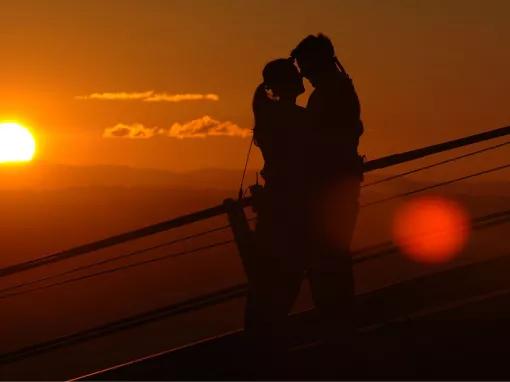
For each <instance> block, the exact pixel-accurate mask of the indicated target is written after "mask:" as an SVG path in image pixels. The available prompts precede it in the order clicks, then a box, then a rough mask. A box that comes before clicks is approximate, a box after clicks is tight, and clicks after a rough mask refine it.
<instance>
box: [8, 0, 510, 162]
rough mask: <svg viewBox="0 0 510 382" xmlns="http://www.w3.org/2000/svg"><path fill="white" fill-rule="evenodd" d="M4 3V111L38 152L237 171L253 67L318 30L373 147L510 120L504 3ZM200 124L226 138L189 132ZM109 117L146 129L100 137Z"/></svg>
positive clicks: (366, 147) (509, 8)
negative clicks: (344, 74)
mask: <svg viewBox="0 0 510 382" xmlns="http://www.w3.org/2000/svg"><path fill="white" fill-rule="evenodd" d="M0 13H1V14H2V25H1V27H0V47H1V54H2V59H1V60H0V120H5V119H16V120H18V121H21V122H24V123H26V124H27V125H28V126H30V127H32V128H33V129H34V131H35V132H36V134H37V137H38V140H39V146H40V147H39V152H38V159H40V160H45V161H50V162H56V163H63V164H80V165H89V164H125V165H130V166H137V167H153V168H164V169H170V170H178V171H185V170H190V169H197V168H205V167H220V168H240V167H242V165H243V160H244V155H245V152H246V150H247V147H248V144H249V139H247V138H243V137H241V136H242V133H243V131H244V129H247V128H250V127H251V125H252V116H251V110H250V103H251V96H252V92H253V90H254V88H255V86H256V85H257V84H258V82H259V81H260V77H261V76H260V72H261V69H262V67H263V65H264V63H265V62H267V61H268V60H270V59H273V58H277V57H280V56H286V55H287V54H288V53H289V52H290V50H291V49H292V48H293V47H294V46H295V44H297V43H298V42H299V40H300V39H301V38H303V37H304V36H306V35H307V34H309V33H316V32H319V31H321V32H324V33H325V34H327V35H329V36H330V37H331V38H332V40H333V43H334V44H335V46H336V50H337V55H338V56H339V57H340V58H341V59H342V61H343V62H344V64H345V66H346V68H347V69H348V71H349V72H350V74H351V76H352V77H353V78H354V80H355V84H356V86H357V89H358V92H359V96H360V99H361V101H362V107H363V119H364V122H365V125H366V134H365V135H364V137H363V138H362V147H361V151H362V152H363V153H366V154H367V155H368V157H369V158H374V157H377V156H380V155H383V154H386V153H391V152H394V151H396V150H406V149H409V148H414V147H418V146H422V145H425V144H432V143H436V142H439V141H441V140H445V139H450V138H455V137H459V136H463V135H467V134H472V133H476V132H479V131H482V130H488V129H493V128H497V127H501V126H503V125H506V124H508V123H509V122H510V108H509V107H508V96H507V95H506V94H505V93H507V91H508V89H509V88H510V71H509V70H508V68H510V51H509V50H508V41H510V24H508V15H509V14H510V2H508V1H506V0H502V1H496V0H490V1H468V0H459V1H447V0H427V1H392V0H386V1H378V0H373V1H368V0H364V1H357V0H353V1H334V0H333V1H313V2H312V1H307V2H304V1H280V2H274V1H265V0H264V1H251V2H248V1H223V0H219V1H165V0H144V1H141V0H139V1H132V0H112V1H103V0H88V1H83V2H81V1H72V2H70V1H60V0H53V1H51V2H43V1H39V0H33V1H24V0H20V1H16V2H1V4H0ZM149 91H152V93H148V92H149ZM106 92H108V93H114V95H102V96H101V95H99V96H97V95H96V96H95V97H94V96H93V97H92V99H84V98H87V97H86V96H88V95H91V94H94V93H98V94H102V93H106ZM121 93H124V96H122V94H121ZM133 93H142V94H138V95H136V94H135V95H133ZM143 93H145V94H143ZM126 94H127V95H126ZM190 94H191V95H192V96H189V95H190ZM155 95H156V96H157V97H159V98H158V102H155V100H154V99H152V100H147V98H150V97H153V96H155ZM175 95H180V96H179V97H175ZM183 95H184V96H183ZM193 95H194V96H193ZM80 96H82V98H79V97H80ZM200 96H202V97H205V98H206V99H202V100H197V99H189V98H200ZM98 98H110V99H98ZM111 98H117V99H111ZM118 98H131V99H118ZM183 98H184V99H183ZM176 100H178V101H179V102H176ZM300 102H301V103H303V102H306V97H303V99H302V100H300ZM205 116H209V117H210V119H207V118H205V119H204V117H205ZM190 121H195V122H194V123H193V124H190V123H189V122H190ZM204 121H205V122H204ZM204 124H205V125H207V126H212V127H214V128H215V129H216V130H210V131H209V132H211V131H213V132H214V131H216V132H218V131H219V132H220V134H222V133H224V132H225V131H226V132H229V133H231V134H233V136H221V135H220V136H207V137H206V138H203V137H202V138H197V137H189V135H190V134H191V135H193V132H192V131H191V130H189V129H193V128H196V127H203V125H204ZM115 126H117V128H122V127H123V126H124V127H126V126H128V127H133V126H135V127H136V126H138V127H136V128H137V129H138V130H137V131H138V132H139V131H140V130H141V131H142V133H143V134H146V133H147V132H148V133H149V135H154V136H153V137H146V138H145V139H129V138H106V137H104V136H103V135H104V132H105V130H106V129H110V131H111V129H112V128H114V127H115ZM155 127H157V128H158V130H156V129H154V128H155ZM144 129H145V130H144ZM156 131H157V133H155V132H156ZM170 131H173V133H170ZM190 131H191V132H190ZM185 133H187V134H188V135H187V136H186V137H185V138H183V139H179V138H178V136H179V134H181V135H182V134H185ZM146 136H147V134H146ZM500 158H501V156H500ZM259 159H260V158H259V156H257V157H256V158H255V160H254V162H253V163H252V167H257V166H258V165H259V162H258V160H259Z"/></svg>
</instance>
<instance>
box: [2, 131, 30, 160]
mask: <svg viewBox="0 0 510 382" xmlns="http://www.w3.org/2000/svg"><path fill="white" fill-rule="evenodd" d="M34 154H35V139H34V137H33V135H32V133H30V131H29V130H28V129H27V128H25V127H23V126H21V125H20V124H19V123H15V122H3V123H0V163H13V162H29V161H31V160H32V158H33V157H34Z"/></svg>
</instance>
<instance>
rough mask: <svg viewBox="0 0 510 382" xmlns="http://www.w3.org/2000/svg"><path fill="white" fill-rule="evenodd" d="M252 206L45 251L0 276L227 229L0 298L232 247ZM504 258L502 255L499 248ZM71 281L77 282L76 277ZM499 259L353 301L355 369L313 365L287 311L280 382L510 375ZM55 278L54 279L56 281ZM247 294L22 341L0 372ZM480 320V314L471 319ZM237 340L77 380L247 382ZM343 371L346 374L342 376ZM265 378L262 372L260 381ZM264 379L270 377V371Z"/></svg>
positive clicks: (319, 351) (300, 320)
mask: <svg viewBox="0 0 510 382" xmlns="http://www.w3.org/2000/svg"><path fill="white" fill-rule="evenodd" d="M508 134H510V127H503V128H499V129H496V130H492V131H488V132H484V133H481V134H476V135H472V136H468V137H464V138H460V139H456V140H452V141H448V142H444V143H440V144H436V145H433V146H428V147H423V148H420V149H417V150H411V151H408V152H404V153H399V154H394V155H390V156H387V157H383V158H380V159H376V160H371V161H368V162H366V163H365V167H364V171H365V172H370V171H374V170H377V169H382V168H386V167H390V166H393V165H397V164H401V163H405V162H410V161H413V160H416V159H419V158H423V157H426V156H429V155H433V154H438V153H442V152H446V151H449V150H452V149H456V148H460V147H464V146H468V145H471V144H475V143H479V142H483V141H487V140H491V139H495V138H499V137H504V136H507V135H508ZM508 144H510V141H506V142H503V143H498V144H495V145H492V146H489V147H486V148H483V149H479V150H476V151H473V152H470V153H466V154H463V155H459V156H456V157H452V158H450V159H446V160H442V161H439V162H436V163H433V164H430V165H427V166H423V167H420V168H417V169H414V170H411V171H406V172H402V173H400V174H396V175H393V176H390V177H387V178H383V179H381V180H378V181H377V182H372V183H368V184H364V185H363V187H368V186H371V185H375V184H379V183H381V182H385V181H390V180H393V179H395V178H398V177H401V176H405V175H408V174H411V173H414V172H417V171H421V170H424V169H428V168H432V167H436V166H441V165H444V164H447V163H450V162H454V161H456V160H459V159H462V158H467V157H470V156H474V155H477V154H480V153H482V152H486V151H489V150H495V149H498V148H501V147H503V146H506V145H508ZM509 167H510V163H504V164H502V165H499V166H496V167H492V168H489V169H486V170H484V171H479V172H475V173H471V174H468V175H463V176H461V177H457V178H453V179H449V180H446V181H442V182H439V183H436V184H432V185H428V186H426V187H423V188H420V189H415V190H411V191H407V192H403V193H401V194H397V195H393V196H390V197H387V198H384V199H380V200H376V201H373V202H369V203H366V204H365V205H362V207H363V206H369V205H373V204H378V203H383V202H386V201H389V200H393V199H396V198H401V197H406V196H409V195H413V194H417V193H419V192H423V191H426V190H429V189H433V188H436V187H440V186H444V185H447V184H452V183H455V182H459V181H462V180H465V179H469V178H474V177H477V176H481V175H484V174H487V173H491V172H495V171H500V170H503V169H506V168H509ZM251 202H252V201H251V199H250V198H245V199H242V200H234V199H227V200H225V202H224V203H222V204H220V205H217V206H214V207H211V208H208V209H204V210H202V211H198V212H195V213H192V214H188V215H184V216H180V217H178V218H175V219H171V220H168V221H164V222H161V223H158V224H154V225H151V226H148V227H144V228H141V229H137V230H134V231H130V232H126V233H123V234H120V235H116V236H113V237H110V238H106V239H103V240H99V241H96V242H93V243H89V244H86V245H82V246H79V247H75V248H72V249H69V250H66V251H62V252H59V253H55V254H52V255H49V256H45V257H41V258H37V259H34V260H30V261H26V262H22V263H19V264H14V265H11V266H7V267H4V268H1V269H0V278H1V279H4V278H8V277H9V276H11V275H15V274H18V273H20V272H26V271H29V270H32V269H35V268H40V267H44V266H48V265H51V264H54V263H59V262H61V261H64V260H69V259H74V258H77V257H83V256H86V255H88V254H91V253H93V252H95V251H98V250H101V249H105V248H109V247H114V246H117V245H119V244H122V243H127V242H131V241H134V240H137V239H140V238H145V237H148V236H150V235H154V234H157V233H160V232H165V231H169V230H172V229H174V228H178V227H182V226H185V225H188V224H192V223H196V222H199V221H203V220H205V219H210V218H213V217H216V216H220V215H223V214H227V216H228V218H229V223H230V224H228V225H224V226H220V227H216V228H213V229H210V230H207V231H204V232H200V233H197V234H193V235H188V236H185V237H181V238H178V239H175V240H172V241H168V242H165V243H162V244H158V245H154V246H151V247H147V248H143V249H140V250H136V251H133V252H129V253H127V254H122V255H118V256H114V257H107V258H106V259H103V260H99V261H96V262H94V263H91V264H87V265H82V266H78V267H75V268H71V269H68V270H66V271H63V272H60V273H57V274H51V275H47V276H44V277H40V278H37V279H33V280H31V281H28V282H23V283H19V284H13V285H10V286H8V287H4V288H2V289H0V300H3V299H6V298H14V297H16V296H19V295H23V294H28V293H32V292H34V291H38V290H43V289H49V288H53V287H56V286H61V285H65V284H67V283H74V282H79V281H82V280H87V279H91V278H93V277H97V276H101V275H108V274H111V273H113V272H119V271H122V270H124V269H130V268H133V267H138V266H141V265H144V264H148V263H153V262H158V261H162V260H165V259H169V258H172V257H176V256H182V255H187V254H189V253H193V252H197V251H202V250H205V249H208V248H214V247H220V246H223V245H226V244H229V243H232V242H235V243H236V244H237V246H238V248H239V249H240V251H242V250H243V246H244V245H247V236H248V235H249V234H250V232H249V230H250V228H249V222H248V219H246V216H245V213H244V208H245V207H249V206H250V205H251ZM508 222H510V209H506V210H501V211H495V212H492V213H489V214H487V215H484V216H480V217H478V218H475V219H473V221H472V230H473V231H478V230H484V229H486V228H489V227H493V226H496V225H502V224H508ZM229 228H230V229H232V232H233V239H230V240H223V241H218V242H214V243H211V244H208V245H204V246H201V247H198V248H195V249H193V250H188V251H182V252H175V253H171V254H165V255H162V256H158V257H152V258H148V259H144V258H142V259H140V261H138V262H135V263H130V264H124V265H117V266H114V267H112V268H109V269H102V270H99V271H94V272H92V273H87V274H85V275H82V274H81V272H83V271H87V270H93V269H94V268H95V267H98V266H104V265H107V264H110V263H115V262H117V261H119V260H122V259H126V258H137V257H140V256H141V255H143V254H144V253H146V252H149V251H151V250H154V249H160V248H164V247H167V246H170V245H173V244H175V243H177V242H180V241H182V240H189V239H193V238H196V237H201V236H206V235H208V234H210V233H213V232H218V231H222V230H226V229H229ZM395 253H398V249H397V248H396V247H395V246H393V244H392V243H391V242H385V243H381V244H380V245H375V246H371V247H367V248H363V249H361V250H358V251H356V252H355V253H354V264H359V263H363V262H367V261H372V260H374V259H380V258H382V257H384V256H388V255H391V254H395ZM508 255H510V248H509V253H508ZM75 275H77V276H75ZM508 275H510V256H503V257H498V258H494V259H491V260H484V261H482V262H476V263H473V264H469V265H464V266H459V267H456V268H453V269H450V270H446V271H442V272H439V273H435V274H433V275H428V276H422V277H418V278H415V279H412V280H408V281H403V282H400V283H398V284H395V285H391V286H388V287H385V288H382V289H379V290H376V291H373V292H370V293H367V294H363V295H359V296H358V298H357V312H358V321H359V322H358V327H359V331H360V343H361V344H362V345H363V347H364V348H365V349H370V351H367V354H366V357H365V359H364V362H365V363H364V365H363V366H360V367H359V368H357V369H356V371H355V372H354V373H353V372H352V370H351V371H345V373H344V374H342V373H343V371H342V370H341V369H339V370H321V372H319V371H318V369H319V368H320V365H321V363H320V362H321V359H323V358H324V357H325V356H331V354H326V353H325V352H326V350H325V349H324V347H323V346H322V344H321V343H320V342H319V341H318V340H317V338H318V337H317V333H316V330H317V328H316V325H314V322H315V320H316V317H315V313H314V312H313V311H307V312H303V313H299V314H295V315H293V316H292V317H291V320H290V321H291V323H290V325H289V338H292V343H291V344H289V346H290V347H289V357H290V359H291V360H292V364H293V365H294V367H293V368H292V370H291V371H290V370H289V371H288V372H289V374H287V375H285V376H284V377H285V378H294V379H306V378H311V379H314V378H336V379H341V378H351V379H352V378H373V379H374V378H375V379H381V378H391V379H395V378H404V379H405V378H409V379H412V378H463V379H472V378H477V377H478V378H491V377H503V378H507V379H508V378H510V370H507V368H506V358H507V353H506V351H504V350H503V349H506V348H507V346H508V341H509V340H510V325H508V323H509V321H508V319H509V318H510V277H509V276H508ZM63 277H65V279H64V280H62V278H63ZM245 294H246V285H245V284H239V285H234V286H232V287H230V288H226V289H222V290H218V291H215V292H213V293H209V294H206V295H202V296H199V297H196V298H193V299H189V300H186V301H182V302H180V303H176V304H171V305H168V306H163V307H161V308H158V309H155V310H151V311H147V312H144V313H141V314H137V315H135V316H131V317H125V318H122V319H119V320H117V321H114V322H109V323H106V324H104V325H102V326H99V327H94V328H90V329H87V330H83V331H80V332H77V333H73V334H70V335H66V336H63V337H59V338H56V339H53V340H51V341H46V342H43V343H37V344H33V345H31V346H28V347H25V348H21V349H18V350H15V351H12V352H9V353H4V354H0V365H1V364H5V363H9V362H14V361H20V360H23V359H25V358H27V357H31V356H34V355H37V354H40V353H44V352H47V351H51V350H54V349H58V348H62V347H66V346H71V345H73V344H77V343H81V342H83V341H88V340H91V339H94V338H98V337H103V336H106V335H109V334H112V333H115V332H118V331H123V330H126V329H130V328H133V327H137V326H141V325H144V324H147V323H150V322H154V321H157V320H161V319H163V318H166V317H171V316H175V315H179V314H183V313H187V312H192V311H196V310H200V309H203V308H206V307H210V306H214V305H217V304H220V303H223V302H226V301H230V300H233V299H236V298H242V297H244V296H245ZM481 316H483V318H481ZM242 346H243V337H242V332H241V331H235V332H231V333H226V334H225V335H222V336H218V337H215V338H209V339H206V340H202V341H199V342H197V343H193V344H190V345H188V346H185V347H182V348H178V349H171V350H169V351H166V352H163V353H158V354H153V355H150V356H148V357H145V358H143V359H138V360H134V361H132V362H129V363H127V364H123V365H118V366H115V367H112V368H111V369H108V370H103V371H99V372H97V373H94V374H91V375H89V376H86V377H84V378H91V379H130V380H133V379H142V380H143V379H145V380H153V379H159V380H161V379H249V378H250V377H251V376H250V375H248V374H246V370H245V369H244V363H243V359H242V350H241V349H242ZM349 373H351V374H349ZM270 377H271V375H270V374H269V376H268V378H270ZM273 377H274V376H273Z"/></svg>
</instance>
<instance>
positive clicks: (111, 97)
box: [75, 90, 220, 102]
mask: <svg viewBox="0 0 510 382" xmlns="http://www.w3.org/2000/svg"><path fill="white" fill-rule="evenodd" d="M75 99H78V100H102V101H142V102H182V101H200V100H206V101H219V99H220V97H219V96H218V95H217V94H213V93H208V94H194V93H190V94H188V93H186V94H169V93H156V92H154V91H153V90H148V91H145V92H107V93H92V94H88V95H81V96H76V97H75Z"/></svg>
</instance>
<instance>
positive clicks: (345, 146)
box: [245, 34, 363, 361]
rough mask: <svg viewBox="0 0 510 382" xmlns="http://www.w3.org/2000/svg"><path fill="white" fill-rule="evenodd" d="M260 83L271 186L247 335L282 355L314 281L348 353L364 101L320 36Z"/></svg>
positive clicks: (322, 311) (330, 328)
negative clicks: (301, 99) (303, 102)
mask: <svg viewBox="0 0 510 382" xmlns="http://www.w3.org/2000/svg"><path fill="white" fill-rule="evenodd" d="M296 64H297V67H296ZM298 68H299V70H298ZM303 77H304V78H306V79H307V80H309V81H310V83H311V84H312V86H313V87H314V91H313V93H312V94H311V96H310V98H309V100H308V105H307V107H306V108H303V107H300V106H298V105H296V98H297V97H298V96H299V95H300V94H302V93H303V92H304V90H305V89H304V86H303ZM263 79H264V82H263V83H262V84H260V85H259V86H258V87H257V89H256V91H255V95H254V99H253V112H254V115H255V128H254V138H255V143H256V145H257V146H259V148H260V149H261V151H262V154H263V157H264V161H265V165H264V168H263V170H262V175H263V177H264V180H265V187H264V191H263V192H262V194H261V195H259V196H257V199H258V203H257V206H256V207H257V209H258V222H257V226H256V230H255V238H256V250H255V251H254V253H253V256H252V257H253V258H251V259H250V262H249V263H248V266H247V275H248V283H249V296H248V300H247V306H246V321H245V326H246V332H247V334H248V335H249V338H251V340H252V344H253V345H254V346H255V347H259V350H260V351H261V352H262V353H265V354H266V355H268V354H269V353H271V352H278V350H281V349H282V347H283V346H285V342H286V341H285V339H284V338H282V337H283V336H284V333H285V329H286V323H287V320H288V313H289V311H290V310H291V308H292V305H293V303H294V302H295V300H296V297H297V295H298V293H299V290H300V286H301V283H302V281H303V279H304V278H308V279H309V281H310V285H311V291H312V295H313V299H314V303H315V306H316V308H317V310H318V312H319V315H320V320H321V324H320V327H321V328H322V330H323V333H322V335H323V340H324V341H325V342H328V343H329V344H333V345H334V346H343V347H349V346H350V344H351V342H352V338H353V334H354V286H353V274H352V266H351V257H350V253H349V248H350V243H351V238H352V234H353V230H354V225H355V221H356V217H357V213H358V196H359V188H360V182H361V179H362V159H361V158H360V156H359V155H358V151H357V147H358V142H359V137H360V136H361V134H362V133H363V126H362V122H361V120H360V104H359V100H358V97H357V95H356V92H355V89H354V87H353V84H352V81H351V79H350V78H349V76H348V75H347V73H346V72H345V70H344V69H343V67H342V65H341V64H340V62H339V61H338V59H337V58H336V56H335V53H334V49H333V45H332V44H331V41H330V40H329V39H328V38H327V37H325V36H324V35H322V34H319V35H317V36H312V35H310V36H308V37H306V38H305V39H304V40H303V41H301V43H299V45H298V46H297V47H296V48H295V49H294V50H293V51H292V53H291V57H290V58H288V59H287V58H284V59H278V60H274V61H271V62H269V63H268V64H267V65H266V66H265V68H264V70H263ZM339 361H340V360H339Z"/></svg>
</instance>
